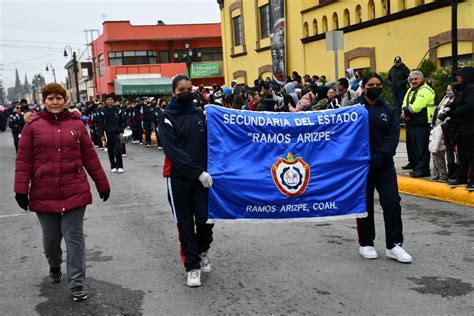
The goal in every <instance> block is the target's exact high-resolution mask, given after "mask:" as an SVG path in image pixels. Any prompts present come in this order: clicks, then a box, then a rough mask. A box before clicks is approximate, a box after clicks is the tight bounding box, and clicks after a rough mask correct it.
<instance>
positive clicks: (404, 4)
mask: <svg viewBox="0 0 474 316" xmlns="http://www.w3.org/2000/svg"><path fill="white" fill-rule="evenodd" d="M406 9H407V2H406V0H398V11H403V10H406Z"/></svg>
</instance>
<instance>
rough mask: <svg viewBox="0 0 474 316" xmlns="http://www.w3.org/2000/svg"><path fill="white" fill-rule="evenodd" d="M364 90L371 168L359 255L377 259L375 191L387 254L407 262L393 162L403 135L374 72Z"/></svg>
mask: <svg viewBox="0 0 474 316" xmlns="http://www.w3.org/2000/svg"><path fill="white" fill-rule="evenodd" d="M362 89H363V94H362V95H361V97H360V98H359V102H360V103H361V104H363V105H364V107H365V109H366V110H367V112H368V114H369V142H370V167H369V175H368V178H367V214H368V216H367V217H366V218H359V219H357V233H358V235H359V245H360V247H359V253H360V254H361V255H362V256H363V257H364V258H367V259H376V258H377V252H376V251H375V248H374V239H375V224H374V190H375V189H377V192H378V193H379V199H380V204H381V206H382V210H383V216H384V222H385V238H386V250H385V255H386V256H387V257H388V258H392V259H395V260H398V261H399V262H404V263H408V262H411V261H412V257H411V256H410V255H409V254H408V253H407V252H406V251H405V250H404V249H403V248H402V243H403V234H402V230H403V227H402V218H401V206H400V195H399V194H398V185H397V175H396V173H395V167H394V162H393V156H394V155H395V151H396V148H397V145H398V141H399V136H400V125H399V121H398V114H397V113H396V112H395V111H394V110H393V109H392V108H391V107H390V106H388V105H386V104H385V103H384V102H383V101H382V100H380V99H379V97H380V95H381V94H382V92H383V90H382V79H381V78H380V76H379V75H378V74H376V73H371V74H369V75H367V76H366V77H364V79H363V80H362Z"/></svg>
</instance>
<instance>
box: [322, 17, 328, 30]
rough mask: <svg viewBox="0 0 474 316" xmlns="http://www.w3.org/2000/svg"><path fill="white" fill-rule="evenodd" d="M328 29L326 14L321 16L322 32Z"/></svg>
mask: <svg viewBox="0 0 474 316" xmlns="http://www.w3.org/2000/svg"><path fill="white" fill-rule="evenodd" d="M327 31H328V18H327V17H326V16H323V33H326V32H327Z"/></svg>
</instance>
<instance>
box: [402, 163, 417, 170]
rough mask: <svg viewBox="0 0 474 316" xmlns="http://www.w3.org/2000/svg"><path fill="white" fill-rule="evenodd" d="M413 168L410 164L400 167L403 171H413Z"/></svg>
mask: <svg viewBox="0 0 474 316" xmlns="http://www.w3.org/2000/svg"><path fill="white" fill-rule="evenodd" d="M413 168H414V166H413V165H410V164H408V165H406V166H403V167H402V169H403V170H410V169H413Z"/></svg>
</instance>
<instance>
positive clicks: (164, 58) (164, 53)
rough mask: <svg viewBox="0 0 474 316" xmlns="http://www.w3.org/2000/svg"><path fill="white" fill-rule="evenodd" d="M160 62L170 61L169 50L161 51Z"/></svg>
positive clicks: (167, 62)
mask: <svg viewBox="0 0 474 316" xmlns="http://www.w3.org/2000/svg"><path fill="white" fill-rule="evenodd" d="M159 56H160V64H169V62H170V52H169V51H167V50H161V51H159Z"/></svg>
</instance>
